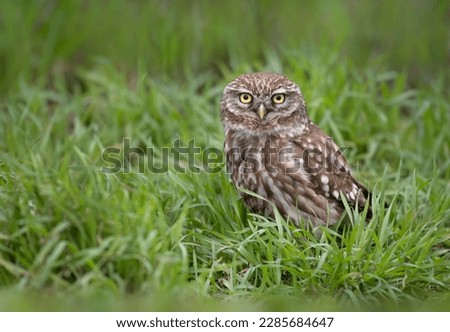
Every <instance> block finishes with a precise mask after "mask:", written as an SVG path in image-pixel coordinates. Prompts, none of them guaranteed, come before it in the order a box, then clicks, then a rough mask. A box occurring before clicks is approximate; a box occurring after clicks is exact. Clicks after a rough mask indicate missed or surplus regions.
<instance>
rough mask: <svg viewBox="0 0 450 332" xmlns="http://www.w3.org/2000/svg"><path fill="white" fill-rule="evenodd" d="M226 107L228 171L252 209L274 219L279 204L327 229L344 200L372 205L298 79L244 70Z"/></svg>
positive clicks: (297, 218) (286, 212)
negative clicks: (314, 115)
mask: <svg viewBox="0 0 450 332" xmlns="http://www.w3.org/2000/svg"><path fill="white" fill-rule="evenodd" d="M220 108H221V119H222V123H223V126H224V131H225V136H226V139H225V147H224V149H225V154H226V162H227V170H228V173H230V174H231V180H232V181H233V183H234V185H235V186H236V187H237V188H243V189H245V190H244V191H243V193H242V198H243V200H244V202H245V204H246V205H247V207H248V208H249V209H250V210H251V211H253V212H255V213H258V214H263V215H266V216H272V217H273V215H274V214H273V213H274V208H273V206H276V208H277V209H278V211H279V212H280V213H281V214H282V215H283V216H284V217H285V218H287V219H289V220H291V221H292V222H294V223H295V225H297V226H299V225H300V223H301V221H302V220H304V221H306V222H308V221H309V222H311V223H312V225H313V226H320V225H332V224H334V223H336V222H337V221H338V220H339V219H340V217H341V215H342V213H343V211H344V204H343V202H342V197H345V199H346V200H347V202H348V203H349V205H350V206H353V207H356V208H358V209H359V210H361V209H363V208H364V206H365V204H366V200H368V195H369V193H368V191H367V189H366V188H364V187H363V186H362V185H361V184H359V183H358V182H357V181H356V180H355V178H354V177H353V176H352V174H351V172H350V169H349V167H348V165H347V162H346V160H345V158H344V156H343V155H342V152H341V151H340V150H339V148H338V146H337V145H336V143H335V142H334V141H333V139H332V138H331V137H329V136H327V135H325V133H324V132H323V131H322V130H320V129H319V127H317V126H316V125H315V124H314V123H313V122H312V121H311V120H310V119H309V117H308V114H307V112H306V104H305V101H304V99H303V96H302V94H301V92H300V89H299V87H298V86H297V85H296V84H295V83H294V82H292V81H290V80H289V79H287V78H286V77H284V76H282V75H279V74H275V73H252V74H244V75H241V76H239V77H238V78H236V79H235V80H234V81H233V82H231V83H230V84H228V85H227V86H226V87H225V90H224V92H223V96H222V100H221V103H220ZM246 191H247V192H246ZM248 191H250V192H253V193H255V194H256V195H252V194H250V193H248ZM370 213H371V211H370V209H369V211H368V216H370Z"/></svg>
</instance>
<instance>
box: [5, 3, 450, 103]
mask: <svg viewBox="0 0 450 332" xmlns="http://www.w3.org/2000/svg"><path fill="white" fill-rule="evenodd" d="M1 5H2V10H1V12H0V15H1V16H0V22H1V30H0V91H1V93H2V94H3V95H4V94H5V93H6V92H7V91H10V90H11V89H14V88H15V87H17V84H18V81H21V80H22V81H26V82H33V83H34V84H40V85H45V84H51V83H52V80H53V79H54V78H55V77H59V76H61V75H63V76H64V77H65V79H66V83H67V85H68V86H71V85H76V84H77V75H76V73H77V69H80V68H89V66H91V65H92V61H93V59H95V57H104V58H107V59H109V60H110V61H112V62H113V63H114V64H115V65H116V66H117V67H118V68H120V69H121V70H123V71H125V72H127V73H130V74H131V75H132V74H133V73H135V72H136V71H137V70H138V69H140V70H145V71H146V72H148V73H149V74H150V75H157V76H159V75H162V76H168V77H170V78H173V79H183V78H184V79H186V78H187V77H191V76H192V75H198V74H201V73H204V72H205V71H207V72H210V71H212V72H214V73H217V74H218V75H220V74H221V73H223V71H224V70H229V69H230V68H231V69H233V70H238V69H241V68H242V67H244V66H245V64H264V63H266V62H267V61H268V58H270V57H272V56H274V54H277V53H278V52H280V51H292V52H299V53H301V54H306V55H308V56H311V57H314V56H317V53H325V54H330V53H337V54H338V55H339V57H342V58H343V59H344V58H345V59H351V61H352V62H353V63H355V64H357V65H359V66H363V67H365V66H368V65H369V66H370V65H379V64H382V65H383V67H386V68H389V69H395V70H398V71H403V70H405V71H407V72H408V74H409V76H408V77H409V79H410V82H411V84H418V83H420V82H422V83H425V84H427V83H429V82H430V81H431V80H433V79H436V76H437V75H439V74H440V73H442V72H443V71H448V68H447V66H448V43H449V41H448V30H449V27H448V20H449V17H448V15H449V13H448V11H449V9H448V8H449V7H448V3H447V2H446V1H421V0H415V1H414V0H411V1H408V0H406V1H401V0H400V1H394V2H392V1H387V0H384V1H383V0H382V1H366V2H361V1H357V0H353V1H352V0H348V1H326V0H325V1H314V0H310V1H308V0H303V1H281V2H274V1H266V0H262V1H236V0H232V1H170V0H164V1H130V2H127V3H124V2H123V1H70V0H69V1H39V0H38V1H5V0H2V1H1ZM281 61H282V59H281Z"/></svg>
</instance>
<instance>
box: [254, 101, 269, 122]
mask: <svg viewBox="0 0 450 332" xmlns="http://www.w3.org/2000/svg"><path fill="white" fill-rule="evenodd" d="M256 114H258V115H259V117H260V118H261V120H262V119H264V117H265V116H266V114H267V109H266V108H265V107H264V104H262V103H261V105H259V107H258V109H257V111H256Z"/></svg>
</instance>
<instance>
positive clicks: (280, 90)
mask: <svg viewBox="0 0 450 332" xmlns="http://www.w3.org/2000/svg"><path fill="white" fill-rule="evenodd" d="M279 93H286V89H285V88H278V89H276V90H275V91H274V92H272V96H273V95H276V94H279Z"/></svg>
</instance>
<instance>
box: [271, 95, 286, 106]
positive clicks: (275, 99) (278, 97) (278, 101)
mask: <svg viewBox="0 0 450 332" xmlns="http://www.w3.org/2000/svg"><path fill="white" fill-rule="evenodd" d="M284 100H285V97H284V94H282V93H277V94H276V95H273V96H272V101H273V102H274V103H275V104H282V103H284Z"/></svg>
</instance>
